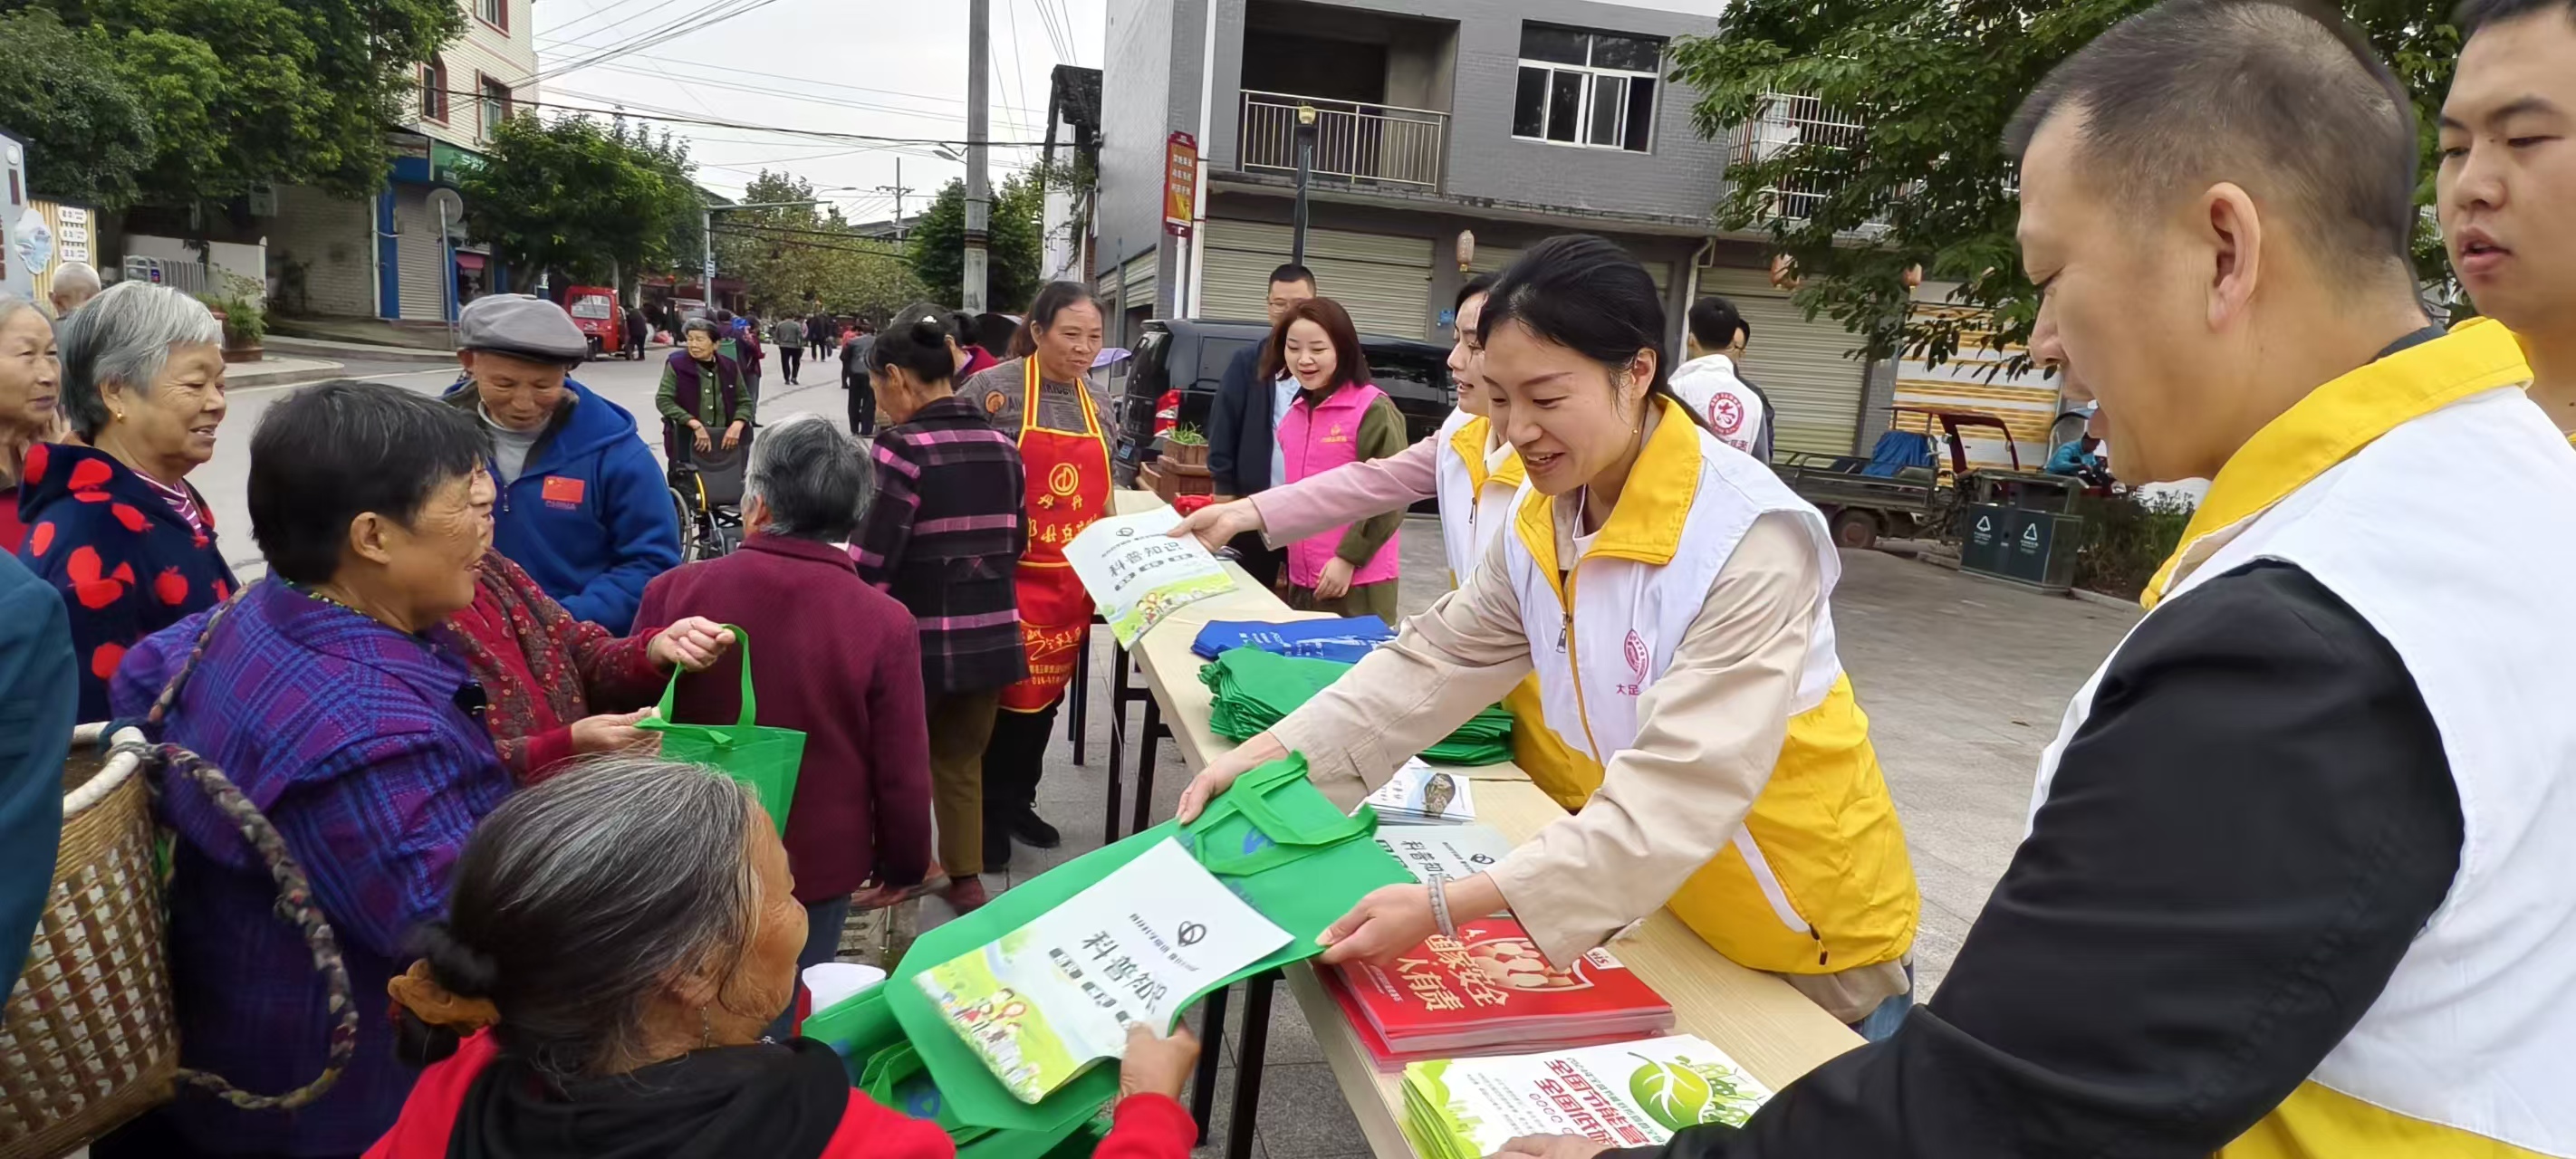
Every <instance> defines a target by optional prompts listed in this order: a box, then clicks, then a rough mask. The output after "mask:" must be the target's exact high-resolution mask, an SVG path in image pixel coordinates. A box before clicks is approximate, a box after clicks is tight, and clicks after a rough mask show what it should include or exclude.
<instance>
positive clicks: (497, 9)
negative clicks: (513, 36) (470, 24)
mask: <svg viewBox="0 0 2576 1159" xmlns="http://www.w3.org/2000/svg"><path fill="white" fill-rule="evenodd" d="M474 15H475V17H476V18H477V19H480V20H481V21H483V23H485V24H489V25H491V26H492V27H494V28H498V29H500V30H501V31H503V32H508V31H509V30H510V0H474Z"/></svg>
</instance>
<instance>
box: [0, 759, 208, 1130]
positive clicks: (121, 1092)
mask: <svg viewBox="0 0 2576 1159" xmlns="http://www.w3.org/2000/svg"><path fill="white" fill-rule="evenodd" d="M104 731H105V726H104V725H95V724H93V725H84V726H82V727H81V728H80V730H79V731H78V732H77V733H75V734H74V736H73V738H72V757H71V759H70V760H69V761H68V762H66V763H65V767H64V776H63V781H64V786H63V787H64V793H63V840H62V851H61V853H60V854H59V856H58V857H57V859H56V861H55V864H54V884H53V893H52V895H51V897H50V899H49V900H48V902H47V904H46V907H45V912H44V915H43V917H42V918H41V920H40V921H39V922H38V923H37V926H36V940H35V944H34V946H32V947H31V948H30V949H29V951H28V954H27V968H26V972H25V973H24V974H23V975H22V976H20V977H19V978H18V980H17V984H16V986H15V988H13V989H12V990H11V991H10V993H9V1001H8V1005H7V1006H6V1007H5V1008H0V1159H19V1157H20V1156H27V1157H31V1159H34V1157H45V1156H54V1155H59V1154H63V1153H65V1152H68V1151H70V1150H72V1149H73V1148H76V1147H79V1146H81V1145H83V1144H85V1143H88V1142H89V1141H91V1140H93V1139H96V1138H97V1137H99V1136H100V1135H103V1134H105V1133H107V1132H108V1131H110V1130H112V1129H114V1128H116V1127H117V1126H119V1125H120V1124H123V1123H124V1122H126V1121H127V1120H129V1119H132V1118H133V1117H135V1116H136V1115H139V1114H142V1113H143V1112H144V1111H146V1110H149V1109H151V1108H152V1107H153V1106H154V1105H155V1104H157V1103H160V1102H161V1101H162V1100H164V1099H167V1098H169V1097H170V1089H171V1086H170V1084H171V1079H172V1077H173V1076H174V1074H175V1073H176V1072H177V1070H178V1063H179V1039H178V1032H177V1029H176V1025H175V1023H174V1022H173V1020H172V1014H171V1004H170V964H169V959H168V948H167V947H168V943H167V940H166V939H165V938H164V937H163V931H162V908H161V907H162V901H161V889H160V881H159V871H158V869H157V868H156V867H155V860H154V857H153V848H152V847H153V841H154V830H153V823H152V801H151V795H150V792H149V790H148V788H147V786H146V785H145V783H144V781H145V778H144V777H143V775H142V771H141V770H142V764H143V762H142V760H141V758H140V757H139V756H138V755H137V754H135V753H133V752H131V751H129V752H122V753H118V754H116V755H114V756H113V757H108V756H107V755H106V748H107V746H106V744H105V743H103V742H102V737H101V734H102V733H103V732H104ZM116 739H117V740H118V741H125V740H134V741H140V740H141V739H142V735H141V734H140V733H137V732H135V731H133V730H131V729H128V730H126V731H124V732H121V733H119V734H118V735H117V737H116Z"/></svg>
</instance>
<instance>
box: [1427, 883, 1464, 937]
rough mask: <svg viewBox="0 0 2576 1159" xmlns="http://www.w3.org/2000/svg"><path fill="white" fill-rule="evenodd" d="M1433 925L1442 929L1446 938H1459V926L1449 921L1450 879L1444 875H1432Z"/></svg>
mask: <svg viewBox="0 0 2576 1159" xmlns="http://www.w3.org/2000/svg"><path fill="white" fill-rule="evenodd" d="M1431 924H1433V925H1435V926H1438V927H1440V936H1442V937H1444V938H1455V937H1457V936H1458V927H1457V925H1456V924H1454V923H1452V922H1451V921H1450V920H1449V878H1448V877H1447V876H1446V875H1444V874H1439V873H1434V874H1432V875H1431Z"/></svg>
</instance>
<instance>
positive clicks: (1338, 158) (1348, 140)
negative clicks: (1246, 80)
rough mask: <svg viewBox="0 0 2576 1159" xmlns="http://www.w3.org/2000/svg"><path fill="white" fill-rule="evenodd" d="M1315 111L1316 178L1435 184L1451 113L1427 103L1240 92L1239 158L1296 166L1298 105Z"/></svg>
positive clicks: (1273, 167)
mask: <svg viewBox="0 0 2576 1159" xmlns="http://www.w3.org/2000/svg"><path fill="white" fill-rule="evenodd" d="M1301 104H1302V105H1312V106H1314V109H1315V169H1314V174H1315V177H1316V178H1318V179H1320V180H1329V181H1344V182H1349V183H1352V184H1379V185H1405V186H1414V187H1419V188H1425V189H1430V188H1437V187H1438V186H1439V184H1440V159H1441V156H1442V150H1443V148H1444V138H1446V137H1447V135H1448V130H1449V114H1447V113H1443V112H1439V111H1437V110H1433V109H1407V108H1402V107H1399V106H1396V105H1376V104H1360V103H1355V102H1351V101H1335V100H1325V99H1322V98H1318V97H1301V96H1296V95H1293V94H1290V93H1264V92H1254V91H1251V90H1249V89H1247V90H1245V91H1244V94H1243V135H1242V136H1241V137H1240V138H1238V146H1237V156H1238V157H1239V158H1240V162H1239V164H1240V165H1241V167H1242V168H1244V169H1246V170H1263V171H1273V172H1281V173H1295V172H1296V171H1297V106H1299V105H1301Z"/></svg>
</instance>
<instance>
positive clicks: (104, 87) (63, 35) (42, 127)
mask: <svg viewBox="0 0 2576 1159" xmlns="http://www.w3.org/2000/svg"><path fill="white" fill-rule="evenodd" d="M0 45H6V46H7V48H6V49H0V128H5V129H8V130H9V131H10V132H12V133H15V134H17V135H19V136H21V137H24V138H26V140H27V144H28V156H27V183H28V185H29V186H30V187H31V188H30V192H32V193H33V194H34V195H36V196H38V197H49V198H54V199H57V200H61V201H70V202H77V203H80V204H83V205H96V206H101V207H106V208H120V207H123V206H126V205H131V204H133V202H134V199H135V197H136V196H137V195H138V192H139V187H138V186H137V184H136V182H137V179H138V176H139V175H140V174H141V173H142V171H143V168H144V166H146V165H149V164H151V163H152V156H153V133H152V119H151V117H150V116H149V115H148V114H146V112H145V110H144V106H143V102H142V100H141V99H139V98H138V97H136V95H135V93H134V91H133V90H132V89H131V88H128V87H127V86H126V85H125V84H124V83H123V82H122V81H120V80H119V79H118V78H117V64H116V57H115V56H114V54H113V53H111V52H110V51H109V48H110V40H109V38H108V36H107V34H106V33H105V32H102V31H99V30H95V29H75V28H66V27H64V25H63V22H62V19H61V18H60V17H58V16H56V15H55V14H54V13H53V12H52V11H51V10H49V9H44V8H31V9H23V10H20V11H17V12H10V13H7V14H5V15H0Z"/></svg>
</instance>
